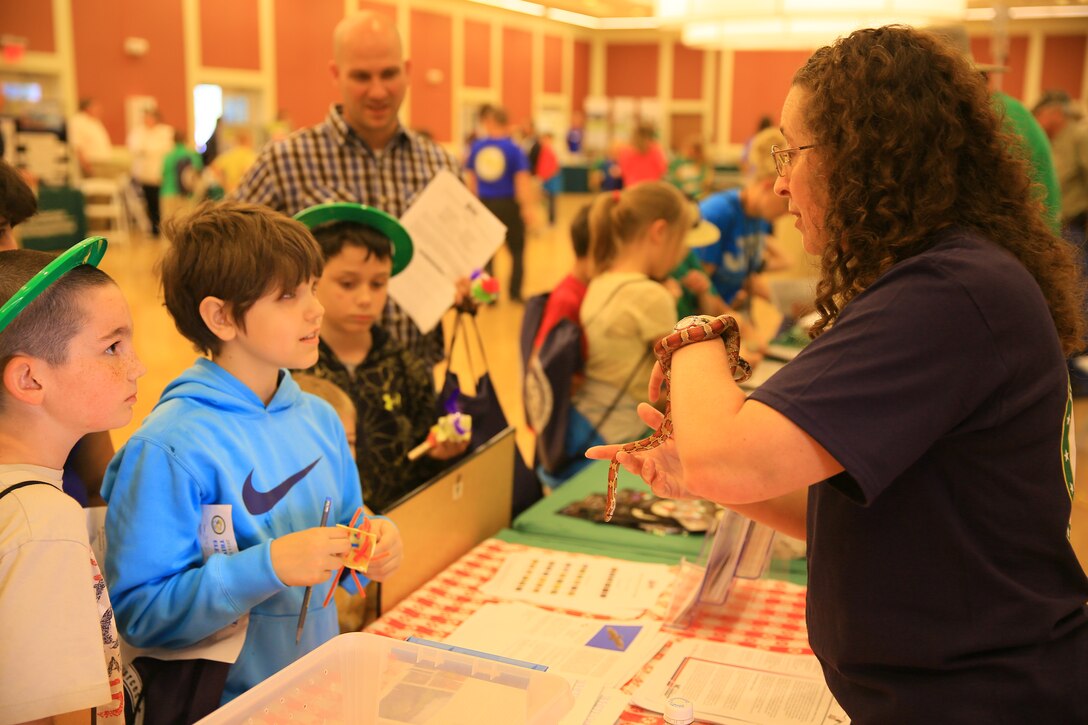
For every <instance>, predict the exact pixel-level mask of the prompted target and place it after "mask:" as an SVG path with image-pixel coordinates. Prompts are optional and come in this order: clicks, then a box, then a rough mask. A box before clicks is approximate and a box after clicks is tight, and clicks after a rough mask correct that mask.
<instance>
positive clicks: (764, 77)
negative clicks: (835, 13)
mask: <svg viewBox="0 0 1088 725" xmlns="http://www.w3.org/2000/svg"><path fill="white" fill-rule="evenodd" d="M810 55H812V53H811V51H807V50H738V51H736V53H735V54H734V56H733V115H732V118H731V120H730V129H731V131H730V138H729V142H730V143H744V142H745V141H747V140H748V138H749V137H750V136H751V135H752V134H753V133H755V131H756V126H757V125H758V123H759V118H760V116H764V115H768V116H770V117H771V119H772V120H773V121H774V124H775V125H776V126H777V125H778V120H779V115H780V112H781V110H782V102H783V101H784V100H786V93H788V92H789V89H790V82H791V81H792V80H793V74H794V73H796V72H797V69H798V68H800V67H801V66H802V65H804V62H805V61H806V60H808V57H809V56H810Z"/></svg>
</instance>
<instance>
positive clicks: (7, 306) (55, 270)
mask: <svg viewBox="0 0 1088 725" xmlns="http://www.w3.org/2000/svg"><path fill="white" fill-rule="evenodd" d="M107 246H108V242H106V238H105V237H89V238H87V239H84V240H83V241H82V242H79V243H78V244H73V245H72V247H71V248H70V249H69V250H68V251H66V252H65V253H64V254H62V255H60V256H59V257H57V258H56V259H54V260H53V261H52V262H50V263H49V264H47V265H45V267H44V268H42V270H41V271H40V272H38V273H37V274H36V275H34V276H33V277H31V278H30V279H29V280H27V283H26V284H24V285H23V286H22V287H20V288H19V290H18V291H17V292H16V293H15V294H13V295H12V296H11V299H9V300H8V301H7V302H5V303H4V305H3V307H0V330H4V329H5V328H7V326H8V325H10V324H11V321H12V320H14V319H15V318H16V317H17V316H18V314H19V313H20V312H22V311H23V310H25V309H26V307H27V305H29V304H30V303H31V302H33V301H34V300H36V299H37V298H38V297H39V296H40V295H41V293H42V292H45V290H46V289H47V288H48V287H49V285H51V284H53V283H54V282H56V281H57V280H58V279H60V278H61V277H63V276H64V275H65V274H67V273H68V272H71V271H72V270H73V269H75V268H76V267H78V266H79V265H81V264H89V265H91V266H92V267H97V266H98V263H99V262H101V261H102V257H103V256H105V254H106V247H107Z"/></svg>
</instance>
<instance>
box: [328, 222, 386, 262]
mask: <svg viewBox="0 0 1088 725" xmlns="http://www.w3.org/2000/svg"><path fill="white" fill-rule="evenodd" d="M312 231H313V235H314V239H316V240H317V243H318V245H319V246H320V247H321V254H322V255H323V256H324V259H325V261H326V262H328V261H329V260H330V259H332V258H333V257H335V256H336V255H338V254H340V252H341V251H343V249H344V246H345V245H347V246H349V247H358V248H360V249H365V250H366V252H367V255H366V259H370V258H371V257H377V258H378V259H379V260H381V261H383V262H384V261H385V260H389V261H390V263H392V261H393V243H392V242H390V241H389V237H387V236H385V235H384V234H382V233H381V232H379V231H378V230H377V229H375V228H374V227H368V226H366V225H365V224H360V223H358V222H352V221H337V222H328V223H326V224H319V225H317V226H316V227H314V228H313V230H312Z"/></svg>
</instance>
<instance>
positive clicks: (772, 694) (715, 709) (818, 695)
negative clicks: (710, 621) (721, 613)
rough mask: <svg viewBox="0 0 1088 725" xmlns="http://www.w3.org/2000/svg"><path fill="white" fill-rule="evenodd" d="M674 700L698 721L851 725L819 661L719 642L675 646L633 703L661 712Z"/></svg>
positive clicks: (691, 641)
mask: <svg viewBox="0 0 1088 725" xmlns="http://www.w3.org/2000/svg"><path fill="white" fill-rule="evenodd" d="M672 697H683V698H686V699H688V700H690V701H691V702H692V704H693V705H694V707H695V717H696V719H697V720H703V721H707V722H713V723H724V724H726V725H732V724H733V723H736V724H737V725H740V724H741V723H744V725H830V724H831V723H848V722H850V719H849V718H848V717H847V716H846V713H845V712H844V711H843V709H842V708H841V707H840V706H839V704H838V703H837V702H836V701H835V698H834V697H833V696H832V695H831V691H830V690H829V689H828V688H827V684H826V683H825V681H824V674H823V670H822V669H821V668H820V663H819V661H818V660H817V659H816V657H815V656H813V655H797V654H784V653H781V652H768V651H766V650H760V649H755V648H754V647H742V646H739V645H734V644H725V643H721V642H703V641H700V640H694V639H685V640H677V641H675V642H673V643H672V645H671V646H670V647H669V649H668V650H667V651H666V652H665V656H664V657H663V658H662V659H661V661H660V662H658V663H657V664H655V665H654V668H653V670H652V671H651V672H650V674H649V675H648V676H647V677H646V679H645V681H644V682H643V683H642V685H641V686H640V687H639V689H638V690H637V691H636V692H635V694H634V697H633V698H632V700H633V702H634V703H635V704H636V705H638V706H639V707H644V708H646V709H647V710H653V711H654V712H663V711H664V708H665V703H666V702H668V700H669V698H672Z"/></svg>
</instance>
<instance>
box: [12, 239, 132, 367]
mask: <svg viewBox="0 0 1088 725" xmlns="http://www.w3.org/2000/svg"><path fill="white" fill-rule="evenodd" d="M53 258H54V257H53V255H52V254H48V253H46V252H38V251H34V250H32V249H13V250H11V251H8V252H4V253H2V254H0V304H2V303H3V302H7V301H8V300H9V299H11V297H12V295H14V294H15V293H16V292H18V291H19V289H20V288H22V286H23V285H24V284H26V283H27V281H28V280H29V279H30V278H31V277H33V276H34V275H35V274H37V273H38V272H40V271H41V270H42V268H43V267H45V265H47V264H49V263H50V262H52V261H53ZM106 284H114V282H113V280H112V279H111V278H110V276H109V275H108V274H106V273H105V272H103V271H102V270H100V269H98V268H96V267H92V266H90V265H87V264H82V265H80V266H78V267H76V268H74V269H73V270H71V271H70V272H68V273H67V274H65V275H64V276H63V277H61V278H60V279H58V280H57V281H56V282H54V283H53V284H51V285H49V287H47V288H46V290H45V291H44V292H42V294H41V295H40V296H39V297H38V298H37V299H35V300H34V301H32V302H31V303H30V304H28V305H27V306H26V309H24V310H23V311H22V312H20V313H19V314H18V315H17V316H16V317H15V319H14V320H12V321H11V323H10V324H9V325H8V326H7V327H6V328H4V330H3V331H2V332H0V371H2V370H3V369H4V367H6V366H7V364H8V361H10V360H11V358H12V357H14V356H15V355H30V356H31V357H36V358H40V359H42V360H45V361H46V362H47V363H49V364H50V365H60V364H63V363H64V362H65V361H66V360H67V359H68V345H69V343H70V342H71V341H72V338H73V337H75V336H76V334H77V333H79V331H80V330H81V329H82V328H83V325H84V323H85V321H86V312H87V310H86V309H85V308H84V306H83V304H82V303H81V298H82V297H83V293H84V292H86V291H87V290H88V289H91V288H94V287H100V286H102V285H106Z"/></svg>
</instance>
